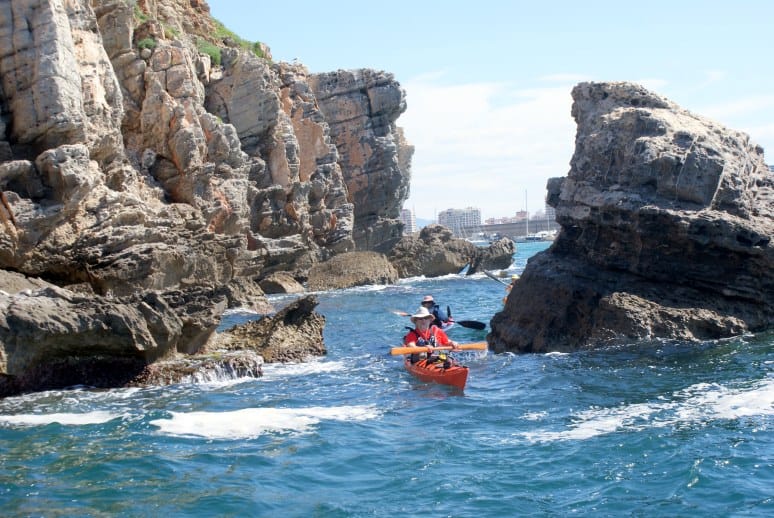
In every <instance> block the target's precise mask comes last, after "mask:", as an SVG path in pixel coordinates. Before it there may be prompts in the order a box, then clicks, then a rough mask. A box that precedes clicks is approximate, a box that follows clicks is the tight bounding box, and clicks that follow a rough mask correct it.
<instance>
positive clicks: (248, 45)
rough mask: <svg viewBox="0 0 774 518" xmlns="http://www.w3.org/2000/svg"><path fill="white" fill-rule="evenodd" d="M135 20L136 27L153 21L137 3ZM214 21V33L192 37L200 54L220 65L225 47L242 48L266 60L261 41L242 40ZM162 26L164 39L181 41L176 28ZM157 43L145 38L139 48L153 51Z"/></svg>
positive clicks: (219, 22) (213, 19)
mask: <svg viewBox="0 0 774 518" xmlns="http://www.w3.org/2000/svg"><path fill="white" fill-rule="evenodd" d="M134 20H135V27H137V26H140V25H142V24H144V23H147V22H149V21H151V20H152V18H151V16H150V15H149V14H148V13H146V12H144V11H143V10H142V8H141V7H140V6H139V5H138V4H137V3H136V1H135V3H134ZM210 20H211V21H212V27H214V31H213V32H212V33H209V34H206V33H205V34H201V33H200V34H196V35H193V34H192V35H191V36H194V41H195V42H196V48H197V49H198V50H199V52H201V53H203V54H207V55H208V56H210V59H211V60H212V64H213V65H220V63H221V48H222V47H223V46H224V45H225V46H228V47H240V48H242V49H244V50H246V51H248V52H252V53H253V54H255V55H256V56H258V57H259V58H264V59H266V55H265V53H264V46H263V45H262V44H261V42H259V41H249V40H246V39H244V38H241V37H240V36H239V35H237V34H236V33H235V32H234V31H232V30H230V29H228V28H227V27H226V26H225V25H223V23H222V22H221V21H219V20H217V19H215V18H210ZM161 26H162V27H163V29H164V37H165V38H166V39H170V40H172V39H179V38H180V33H179V32H178V31H177V30H176V29H175V28H174V27H171V26H169V25H167V24H165V23H163V22H161ZM156 44H157V42H156V41H155V40H153V39H152V38H144V39H142V40H141V41H140V42H138V47H139V48H140V49H143V48H150V49H153V48H155V47H156Z"/></svg>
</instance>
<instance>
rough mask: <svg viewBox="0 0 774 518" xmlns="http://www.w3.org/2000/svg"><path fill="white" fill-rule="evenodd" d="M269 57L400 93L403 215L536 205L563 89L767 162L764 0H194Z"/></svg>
mask: <svg viewBox="0 0 774 518" xmlns="http://www.w3.org/2000/svg"><path fill="white" fill-rule="evenodd" d="M208 4H209V6H210V12H211V14H212V16H213V17H215V18H217V19H218V20H220V21H221V22H223V24H224V25H225V26H226V27H228V28H229V29H231V30H232V31H234V32H235V33H237V34H238V35H239V36H241V37H242V38H244V39H247V40H251V41H261V42H264V43H266V44H267V45H269V47H270V48H271V52H272V57H273V59H274V61H288V62H292V61H293V60H296V59H297V60H298V61H300V62H301V63H303V64H304V65H306V67H307V68H308V69H309V71H310V72H313V73H317V72H330V71H334V70H338V69H356V68H372V69H376V70H384V71H386V72H390V73H392V74H393V75H394V77H395V79H396V80H397V81H398V82H399V83H400V84H401V86H402V87H403V89H404V90H405V91H406V102H407V106H408V107H407V109H406V111H405V113H403V114H402V115H401V116H400V118H399V119H398V121H397V125H398V126H401V127H402V128H403V129H404V131H405V134H406V137H407V139H408V140H409V142H410V143H411V144H413V145H414V146H415V152H414V158H413V161H412V168H411V176H412V177H411V195H410V197H409V199H408V200H407V201H406V203H405V204H404V207H405V208H412V209H414V211H415V214H416V216H417V217H418V218H422V219H434V218H435V216H436V214H437V213H438V212H440V211H443V210H446V209H449V208H465V207H478V208H480V209H481V213H482V218H484V219H487V218H497V217H504V216H513V215H514V214H515V213H516V212H517V211H520V210H528V211H529V212H530V213H531V214H534V213H535V212H538V211H542V210H543V209H544V207H545V195H546V181H547V180H548V178H551V177H561V176H566V175H567V173H568V171H569V167H570V166H569V164H570V159H571V158H572V154H573V151H574V139H575V130H576V126H575V121H574V120H573V119H572V117H571V115H570V109H571V106H572V98H571V91H572V88H573V87H574V86H575V85H576V84H578V83H580V82H582V81H630V82H634V83H638V84H641V85H643V86H645V87H646V88H648V89H650V90H651V91H653V92H655V93H658V94H660V95H663V96H665V97H667V98H669V99H670V100H672V101H674V102H675V103H677V104H679V105H680V106H682V107H683V108H685V109H688V110H690V111H692V112H694V113H696V114H698V115H701V116H704V117H708V118H710V119H714V120H715V121H717V122H720V123H721V124H723V125H724V126H726V127H728V128H732V129H735V130H740V131H744V132H746V133H748V134H749V135H750V136H751V138H752V141H753V142H755V143H757V144H760V145H761V146H763V148H764V149H765V150H767V153H766V155H765V157H766V161H767V163H774V66H772V60H773V59H774V55H773V54H774V22H773V20H774V2H771V1H768V0H734V1H733V2H731V1H728V0H723V1H718V0H669V1H664V0H650V1H648V2H626V1H625V0H616V1H602V0H598V1H595V0H585V1H583V2H579V1H567V2H562V1H556V0H540V1H538V0H532V1H531V2H525V1H520V0H511V1H508V0H501V1H494V0H477V1H470V0H466V1H457V0H444V1H437V0H411V1H407V0H391V1H390V2H363V1H362V0H359V1H350V0H343V1H336V0H333V1H330V2H320V1H319V0H317V1H308V0H294V1H293V2H290V3H287V2H279V1H276V0H274V1H271V2H256V1H255V0H209V1H208Z"/></svg>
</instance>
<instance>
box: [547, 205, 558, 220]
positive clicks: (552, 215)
mask: <svg viewBox="0 0 774 518" xmlns="http://www.w3.org/2000/svg"><path fill="white" fill-rule="evenodd" d="M546 219H547V220H548V221H556V209H555V208H553V207H552V206H551V205H549V204H548V203H546Z"/></svg>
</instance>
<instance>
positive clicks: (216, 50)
mask: <svg viewBox="0 0 774 518" xmlns="http://www.w3.org/2000/svg"><path fill="white" fill-rule="evenodd" d="M196 48H197V49H198V50H199V52H201V53H202V54H207V55H208V56H209V57H210V61H211V62H212V64H213V65H217V66H220V47H218V46H217V45H215V44H214V43H210V42H209V41H207V40H202V39H198V38H197V40H196Z"/></svg>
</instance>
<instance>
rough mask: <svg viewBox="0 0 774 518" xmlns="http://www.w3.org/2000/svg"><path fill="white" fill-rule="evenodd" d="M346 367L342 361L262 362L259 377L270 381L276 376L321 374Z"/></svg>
mask: <svg viewBox="0 0 774 518" xmlns="http://www.w3.org/2000/svg"><path fill="white" fill-rule="evenodd" d="M345 369H347V365H346V364H345V363H344V362H342V361H333V362H330V361H310V362H304V363H264V364H263V365H262V370H263V376H262V377H261V379H263V380H266V381H271V380H274V379H278V378H286V377H294V376H308V375H310V374H322V373H328V372H338V371H343V370H345Z"/></svg>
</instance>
